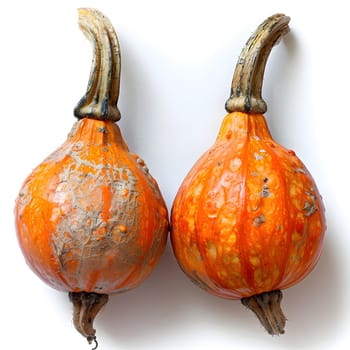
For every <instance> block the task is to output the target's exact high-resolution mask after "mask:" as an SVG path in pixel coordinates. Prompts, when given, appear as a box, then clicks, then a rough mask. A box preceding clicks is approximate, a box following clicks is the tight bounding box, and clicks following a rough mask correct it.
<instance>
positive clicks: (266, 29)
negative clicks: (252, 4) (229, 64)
mask: <svg viewBox="0 0 350 350" xmlns="http://www.w3.org/2000/svg"><path fill="white" fill-rule="evenodd" d="M289 20H290V18H289V17H287V16H285V15H283V14H276V15H274V16H271V17H269V18H268V19H266V20H265V21H264V22H263V23H262V24H261V25H260V26H259V27H258V28H257V30H256V31H255V33H254V34H253V35H252V36H251V37H250V38H249V40H248V41H247V43H246V45H245V47H244V48H243V50H242V52H241V54H240V56H239V58H238V62H237V65H236V69H235V72H234V75H233V79H232V87H231V96H230V98H229V99H228V100H227V101H226V105H225V108H226V110H227V111H228V112H230V113H231V112H234V111H239V112H247V113H264V112H266V110H267V106H266V103H265V101H264V100H263V99H262V97H261V89H262V84H263V78H264V72H265V67H266V62H267V58H268V56H269V54H270V52H271V50H272V47H273V46H274V45H275V44H276V43H277V42H278V40H279V39H280V37H281V36H282V35H283V34H285V33H286V32H288V30H289V27H288V23H289Z"/></svg>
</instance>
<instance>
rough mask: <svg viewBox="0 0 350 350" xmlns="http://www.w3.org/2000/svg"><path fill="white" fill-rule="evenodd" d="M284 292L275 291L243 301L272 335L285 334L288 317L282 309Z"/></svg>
mask: <svg viewBox="0 0 350 350" xmlns="http://www.w3.org/2000/svg"><path fill="white" fill-rule="evenodd" d="M281 301H282V292H281V291H280V290H274V291H272V292H265V293H261V294H257V295H253V296H251V297H248V298H243V299H241V302H242V304H243V305H244V306H246V307H247V308H248V309H250V310H252V311H253V312H254V313H255V315H256V316H257V317H258V319H259V321H260V322H261V324H262V325H263V326H264V328H265V329H266V330H267V332H268V333H269V334H271V335H280V334H283V333H284V327H285V325H286V320H287V319H286V317H285V316H284V314H283V311H282V309H281Z"/></svg>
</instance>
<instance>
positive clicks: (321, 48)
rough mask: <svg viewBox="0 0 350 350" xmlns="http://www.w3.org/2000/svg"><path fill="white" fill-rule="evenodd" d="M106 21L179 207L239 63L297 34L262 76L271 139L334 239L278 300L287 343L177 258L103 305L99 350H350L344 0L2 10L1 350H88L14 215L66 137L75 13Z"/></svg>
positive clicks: (146, 140) (74, 76) (143, 135)
mask: <svg viewBox="0 0 350 350" xmlns="http://www.w3.org/2000/svg"><path fill="white" fill-rule="evenodd" d="M81 6H83V7H97V8H99V9H100V10H101V11H102V12H104V13H105V14H106V15H107V16H108V17H109V19H110V20H111V22H112V23H113V25H114V26H115V28H116V31H117V33H118V36H119V41H120V45H121V50H122V81H121V94H120V99H119V107H120V110H121V113H122V120H121V121H120V126H121V129H122V132H123V135H124V138H125V140H126V142H127V143H128V145H129V147H130V149H131V150H132V151H133V152H136V153H138V154H139V155H140V156H141V157H142V158H144V159H145V161H146V162H147V164H148V166H149V168H150V171H151V173H152V174H153V176H154V177H155V178H156V179H157V180H158V183H159V185H160V188H161V190H162V192H163V195H164V197H165V199H166V202H167V204H168V207H169V209H170V207H171V204H172V201H173V199H174V196H175V194H176V191H177V189H178V187H179V185H180V183H181V181H182V179H183V178H184V176H185V175H186V173H187V172H188V171H189V169H190V167H191V166H192V165H193V163H194V162H195V161H196V159H197V158H198V157H199V156H200V154H201V153H203V152H204V151H205V150H206V149H207V148H208V147H210V146H211V145H212V143H213V142H214V140H215V137H216V134H217V132H218V128H219V126H220V123H221V120H222V119H223V117H224V116H225V110H224V102H225V100H226V98H227V97H228V95H229V89H230V84H231V78H232V74H233V70H234V67H235V64H236V59H237V57H238V55H239V53H240V51H241V48H242V47H243V45H244V43H245V42H246V40H247V39H248V37H249V36H250V34H251V33H252V32H253V31H254V30H255V29H256V27H257V26H258V25H259V24H260V22H262V21H263V20H264V19H265V18H266V17H268V16H270V15H272V14H274V13H276V12H284V13H286V14H288V15H289V16H290V17H291V23H290V27H291V32H290V34H289V35H288V36H286V37H285V38H284V39H283V40H282V41H281V43H280V45H278V46H277V47H275V48H274V49H273V52H272V55H271V57H270V60H269V62H268V66H267V69H266V74H265V83H264V88H263V95H264V97H265V99H266V101H267V103H268V112H267V113H266V117H267V120H268V123H269V125H270V129H271V132H272V134H273V136H274V138H275V139H276V140H277V141H278V142H280V143H282V144H283V145H284V146H286V147H287V148H291V149H293V150H295V152H296V153H297V154H298V155H299V157H300V158H301V159H302V160H303V162H304V163H305V164H306V166H307V167H308V168H309V170H310V171H311V173H312V174H313V176H314V178H315V180H316V182H317V184H318V187H319V190H320V192H321V193H322V195H323V198H324V202H325V206H326V210H327V221H328V230H327V237H326V241H325V246H324V251H323V254H322V257H321V259H320V261H319V264H318V265H317V267H316V269H315V270H314V271H313V273H312V274H311V275H309V276H308V278H306V279H305V280H304V281H303V282H302V283H300V284H298V285H297V286H295V287H292V288H290V289H288V290H286V291H284V299H283V309H284V311H285V314H286V315H287V317H288V323H287V327H286V334H285V335H283V336H280V337H271V336H269V335H268V334H267V333H266V332H265V331H264V330H263V329H262V327H261V326H260V324H259V323H258V321H257V320H256V319H255V318H254V316H253V314H252V313H250V312H249V311H247V310H246V309H245V308H244V307H243V306H242V305H241V303H240V302H239V301H229V300H224V299H219V298H217V297H214V296H211V295H209V294H207V293H206V292H204V291H202V290H200V289H199V288H198V287H196V286H195V285H193V284H192V283H191V282H190V281H189V280H188V279H187V278H186V277H185V276H184V274H183V273H182V272H181V271H180V269H179V267H178V266H177V264H176V262H175V260H174V257H173V255H172V251H171V248H170V246H168V249H167V250H166V252H165V254H164V256H163V257H162V259H161V261H160V264H159V265H158V266H157V268H156V269H155V271H154V273H153V274H152V275H151V277H150V278H149V279H148V280H147V281H146V282H145V283H144V284H143V285H142V286H140V287H139V288H138V289H135V290H133V291H131V292H128V293H125V294H122V295H116V296H113V297H111V298H110V301H109V303H108V305H107V306H106V307H105V308H104V310H103V311H102V312H101V314H100V315H99V316H98V318H97V320H96V323H95V326H96V328H97V336H98V339H99V343H100V347H99V348H100V349H101V350H111V349H113V350H114V349H115V350H136V349H152V350H157V349H184V350H186V349H191V350H195V349H209V348H214V349H242V350H245V349H254V350H255V349H259V350H260V349H273V350H274V349H317V350H321V349H349V348H350V332H349V327H350V312H349V311H350V303H349V302H348V300H349V299H348V298H349V295H350V272H349V270H350V269H349V267H350V254H349V246H350V220H349V198H350V187H349V167H348V163H349V151H350V135H349V126H350V122H349V120H350V115H349V101H350V97H349V92H350V87H349V83H348V82H349V81H350V68H349V62H350V54H349V32H350V29H349V25H348V21H349V18H348V2H347V1H337V0H332V1H324V2H323V1H317V2H316V1H314V2H311V1H300V2H299V1H296V0H290V1H289V0H288V1H267V0H265V1H261V0H255V1H248V0H247V1H234V0H231V1H224V0H222V1H221V0H215V1H203V0H202V1H189V0H188V1H182V0H177V1H155V0H147V1H132V0H128V1H117V0H114V1H97V0H96V1H92V0H91V1H56V0H55V1H53V0H52V1H47V0H46V1H35V0H31V1H25V0H22V1H16V0H13V1H8V2H3V3H2V6H1V20H0V37H1V54H0V89H1V91H0V108H1V123H2V124H1V137H0V152H1V160H2V162H1V163H2V164H1V173H0V177H1V181H0V232H1V245H0V249H1V253H0V259H1V261H0V266H1V282H0V283H1V284H0V286H1V291H0V293H1V299H0V300H1V307H0V310H1V315H0V323H1V326H0V329H1V343H2V347H3V348H6V349H20V348H21V349H35V350H44V349H50V350H56V349H59V350H62V349H90V348H91V346H90V347H89V346H88V344H87V342H86V341H85V339H83V337H81V336H80V335H79V334H78V333H77V332H76V331H75V330H74V328H73V325H72V322H71V305H70V303H69V301H68V299H67V296H66V295H65V294H64V293H61V292H58V291H55V290H52V289H50V288H49V287H47V286H46V285H44V284H43V283H42V282H41V281H40V280H39V279H38V278H37V277H36V276H35V275H34V274H33V273H32V272H31V271H30V270H29V268H28V267H27V266H26V264H25V262H24V260H23V257H22V255H21V252H20V250H19V248H18V245H17V240H16V235H15V230H14V224H13V206H14V201H15V198H16V196H17V193H18V191H19V188H20V186H21V184H22V182H23V180H24V179H25V177H26V176H27V175H28V174H29V173H30V171H31V170H32V169H33V168H34V167H35V166H36V165H38V164H39V163H40V162H41V161H42V160H43V159H44V158H45V157H46V156H47V155H49V154H50V153H51V152H52V151H53V150H54V149H56V148H57V147H58V146H59V145H60V144H61V143H62V142H63V141H64V140H65V138H66V135H67V134H68V132H69V130H70V128H71V126H72V124H73V122H74V120H75V118H74V117H73V113H72V111H73V108H74V106H75V104H76V103H77V102H78V100H79V99H80V97H81V96H82V95H83V94H84V93H85V88H86V85H87V80H88V75H89V72H90V63H91V58H92V54H91V48H90V44H89V42H88V41H87V40H86V38H85V37H84V35H83V34H82V33H81V31H80V30H79V28H78V25H77V11H76V8H77V7H81Z"/></svg>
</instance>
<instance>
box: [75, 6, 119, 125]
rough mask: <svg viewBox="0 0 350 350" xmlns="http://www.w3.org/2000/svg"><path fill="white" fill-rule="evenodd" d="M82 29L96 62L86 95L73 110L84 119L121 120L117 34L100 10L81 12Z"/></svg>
mask: <svg viewBox="0 0 350 350" xmlns="http://www.w3.org/2000/svg"><path fill="white" fill-rule="evenodd" d="M79 26H80V29H81V30H82V31H83V33H84V34H85V36H86V37H87V38H88V39H89V41H90V43H91V45H92V48H93V61H92V66H91V71H90V79H89V83H88V86H87V91H86V94H85V95H84V96H83V97H82V98H81V100H80V101H79V103H78V105H77V106H76V107H75V109H74V115H75V116H76V117H77V118H79V119H81V118H86V117H87V118H93V119H100V120H112V121H118V120H119V119H120V112H119V110H118V107H117V102H118V97H119V85H120V49H119V43H118V38H117V35H116V33H115V31H114V28H113V26H112V24H111V23H110V21H109V20H108V18H107V17H106V16H104V15H103V14H102V13H101V12H100V11H98V10H96V9H90V8H81V9H79Z"/></svg>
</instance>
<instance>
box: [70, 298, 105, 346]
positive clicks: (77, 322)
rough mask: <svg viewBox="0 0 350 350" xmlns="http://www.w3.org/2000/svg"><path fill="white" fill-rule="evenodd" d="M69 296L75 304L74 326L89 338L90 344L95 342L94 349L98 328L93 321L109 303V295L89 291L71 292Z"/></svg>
mask: <svg viewBox="0 0 350 350" xmlns="http://www.w3.org/2000/svg"><path fill="white" fill-rule="evenodd" d="M68 296H69V299H70V301H71V302H72V304H73V324H74V327H75V328H76V330H77V331H78V332H79V333H80V334H81V335H83V336H84V337H85V338H86V339H87V341H88V342H89V344H91V343H92V342H95V348H94V349H96V348H97V341H96V336H95V334H96V330H95V329H94V327H93V323H94V320H95V317H96V315H97V314H98V312H99V311H100V310H101V308H102V307H103V306H104V305H105V304H106V303H107V301H108V295H107V294H97V293H88V292H70V293H69V294H68Z"/></svg>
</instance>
